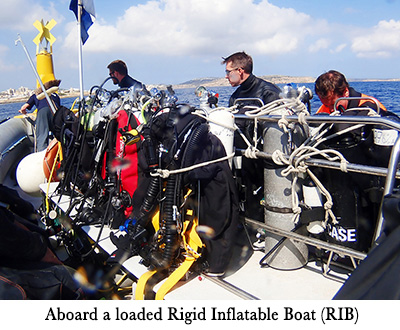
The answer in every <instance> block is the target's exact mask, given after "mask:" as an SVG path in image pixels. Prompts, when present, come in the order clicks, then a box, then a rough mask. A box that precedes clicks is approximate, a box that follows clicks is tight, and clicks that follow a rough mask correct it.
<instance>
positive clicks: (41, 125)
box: [26, 93, 60, 151]
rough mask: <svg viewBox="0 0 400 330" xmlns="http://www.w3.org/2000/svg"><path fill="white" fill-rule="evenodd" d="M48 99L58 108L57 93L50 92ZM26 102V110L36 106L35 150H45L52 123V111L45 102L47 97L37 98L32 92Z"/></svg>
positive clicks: (58, 98)
mask: <svg viewBox="0 0 400 330" xmlns="http://www.w3.org/2000/svg"><path fill="white" fill-rule="evenodd" d="M50 99H51V100H52V101H53V103H54V105H55V107H56V109H58V108H59V107H60V97H59V96H58V94H56V93H53V94H51V95H50ZM26 103H28V104H29V106H28V107H27V109H28V110H30V109H32V107H33V106H36V108H37V115H36V127H35V131H36V151H42V150H45V149H46V148H47V146H48V144H49V131H50V130H51V127H52V123H53V112H52V111H51V108H50V106H49V104H48V103H47V99H46V98H44V99H41V100H38V98H37V97H36V94H32V95H31V97H30V98H29V99H28V101H27V102H26Z"/></svg>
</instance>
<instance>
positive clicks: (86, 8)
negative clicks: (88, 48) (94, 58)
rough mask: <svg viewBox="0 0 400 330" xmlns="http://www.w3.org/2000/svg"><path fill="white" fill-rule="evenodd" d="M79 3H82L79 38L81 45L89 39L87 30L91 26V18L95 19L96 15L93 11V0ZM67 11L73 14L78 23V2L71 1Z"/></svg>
mask: <svg viewBox="0 0 400 330" xmlns="http://www.w3.org/2000/svg"><path fill="white" fill-rule="evenodd" d="M81 2H82V16H81V37H82V43H83V44H84V43H85V42H86V40H87V39H88V38H89V34H88V30H89V28H90V27H91V26H92V24H93V20H92V17H91V16H94V17H95V16H96V13H95V10H94V4H93V0H81ZM69 9H70V10H72V11H73V12H74V14H75V17H76V19H77V20H78V21H79V18H78V0H71V3H70V5H69Z"/></svg>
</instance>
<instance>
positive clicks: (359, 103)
mask: <svg viewBox="0 0 400 330" xmlns="http://www.w3.org/2000/svg"><path fill="white" fill-rule="evenodd" d="M349 97H371V96H368V95H365V94H362V93H359V92H357V91H356V90H355V89H354V88H352V87H349ZM377 102H378V104H379V108H380V110H383V111H386V108H385V106H384V105H383V104H382V103H381V102H379V101H378V100H377ZM353 108H371V109H373V110H375V111H377V110H378V109H377V106H376V103H375V102H373V101H370V100H363V99H361V100H350V101H349V103H348V105H347V109H353ZM347 109H344V110H347ZM321 113H327V114H330V113H331V110H330V109H329V108H328V107H327V106H325V105H321V107H320V108H319V109H318V111H317V114H321Z"/></svg>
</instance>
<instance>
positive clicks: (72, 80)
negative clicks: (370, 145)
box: [0, 0, 400, 91]
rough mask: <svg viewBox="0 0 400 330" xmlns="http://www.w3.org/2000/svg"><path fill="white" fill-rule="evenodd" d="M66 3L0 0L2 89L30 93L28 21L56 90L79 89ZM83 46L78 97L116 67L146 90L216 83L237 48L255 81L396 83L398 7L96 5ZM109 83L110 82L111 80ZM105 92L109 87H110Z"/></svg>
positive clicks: (231, 2)
mask: <svg viewBox="0 0 400 330" xmlns="http://www.w3.org/2000/svg"><path fill="white" fill-rule="evenodd" d="M69 3H70V0H54V1H45V0H1V1H0V74H1V77H2V78H1V81H0V91H3V90H6V89H8V88H19V87H21V86H26V87H29V88H35V87H36V79H35V75H34V72H33V70H32V68H31V66H30V64H29V61H28V58H27V56H26V54H25V52H24V50H23V47H22V45H21V43H18V44H17V45H16V44H15V40H16V39H17V37H18V35H20V36H21V39H22V40H23V42H24V44H25V45H26V47H27V50H28V52H29V54H30V57H31V58H32V60H33V61H34V63H36V58H35V54H36V45H35V44H34V43H33V39H34V38H35V37H36V35H37V34H38V32H39V31H38V30H37V29H36V28H35V27H34V26H33V23H34V22H35V21H36V20H39V21H40V20H42V19H43V21H44V22H45V23H47V22H48V21H50V20H51V19H55V20H56V22H57V24H56V25H55V27H54V28H53V29H52V30H51V31H50V32H51V33H52V34H53V35H54V37H55V38H56V41H55V43H54V44H53V62H54V70H55V76H56V78H57V79H61V80H62V82H61V88H70V87H74V88H79V65H78V49H79V47H78V45H79V43H78V25H77V22H76V18H75V16H74V13H73V12H72V11H70V10H69ZM94 6H95V11H96V18H95V21H94V24H93V25H92V27H91V28H90V29H89V39H88V40H87V42H86V43H85V44H84V45H83V47H82V54H83V82H84V83H83V85H84V88H85V89H86V90H89V89H90V87H92V86H94V85H99V84H101V83H102V82H103V81H104V80H105V79H106V78H107V77H108V69H107V65H108V64H109V63H110V62H111V61H112V60H115V59H122V60H124V61H125V62H126V63H127V65H128V68H129V74H130V75H131V76H133V77H134V78H136V79H138V80H140V81H142V82H143V83H145V84H179V83H183V82H186V81H188V80H191V79H194V78H203V77H224V75H225V73H224V70H225V68H224V66H223V65H221V61H222V57H226V56H229V55H230V54H232V53H235V52H237V51H245V52H247V53H248V54H250V55H251V56H252V57H253V61H254V71H253V73H254V74H255V75H258V76H262V75H289V76H311V77H315V78H316V77H318V76H319V75H320V74H321V73H323V72H325V71H328V70H330V69H335V70H338V71H341V72H342V73H344V74H345V76H346V77H347V78H348V79H373V78H378V79H390V78H400V65H399V64H400V0H335V1H328V0H258V1H257V0H218V1H215V0H151V1H147V0H118V1H111V0H94ZM110 84H111V83H110ZM111 86H112V84H111Z"/></svg>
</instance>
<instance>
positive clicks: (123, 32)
mask: <svg viewBox="0 0 400 330" xmlns="http://www.w3.org/2000/svg"><path fill="white" fill-rule="evenodd" d="M322 28H325V23H324V22H323V21H318V20H314V19H312V18H311V17H310V16H309V15H306V14H304V13H300V12H297V11H295V10H294V9H288V8H279V7H277V6H274V5H272V4H270V3H269V2H268V1H267V0H263V1H260V2H257V3H256V2H254V1H252V0H219V1H215V2H212V3H210V1H208V0H196V1H194V0H189V1H188V0H160V1H149V2H147V3H146V4H144V5H137V6H132V7H130V8H129V9H127V10H126V11H125V13H124V15H123V16H122V17H120V18H119V19H118V20H117V21H116V22H115V23H112V24H110V23H106V22H104V21H102V20H101V18H99V19H98V20H97V21H96V22H95V24H93V26H92V27H91V28H90V30H89V35H90V37H89V40H88V41H87V43H86V44H85V52H108V53H114V52H116V50H118V51H119V52H130V53H133V54H159V55H160V54H161V55H171V56H177V55H185V56H206V55H211V56H215V55H218V56H221V55H227V54H228V53H229V52H233V51H237V50H246V51H248V52H249V53H251V54H254V55H256V54H262V55H279V54H282V53H289V52H291V51H294V50H296V49H298V48H299V45H302V42H303V41H304V39H305V38H306V37H307V36H309V35H312V34H314V33H316V31H320V30H321V29H322ZM75 30H76V29H73V31H70V32H69V35H68V36H67V38H66V40H65V47H68V48H69V47H75V46H74V45H76V39H77V32H76V31H75Z"/></svg>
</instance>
